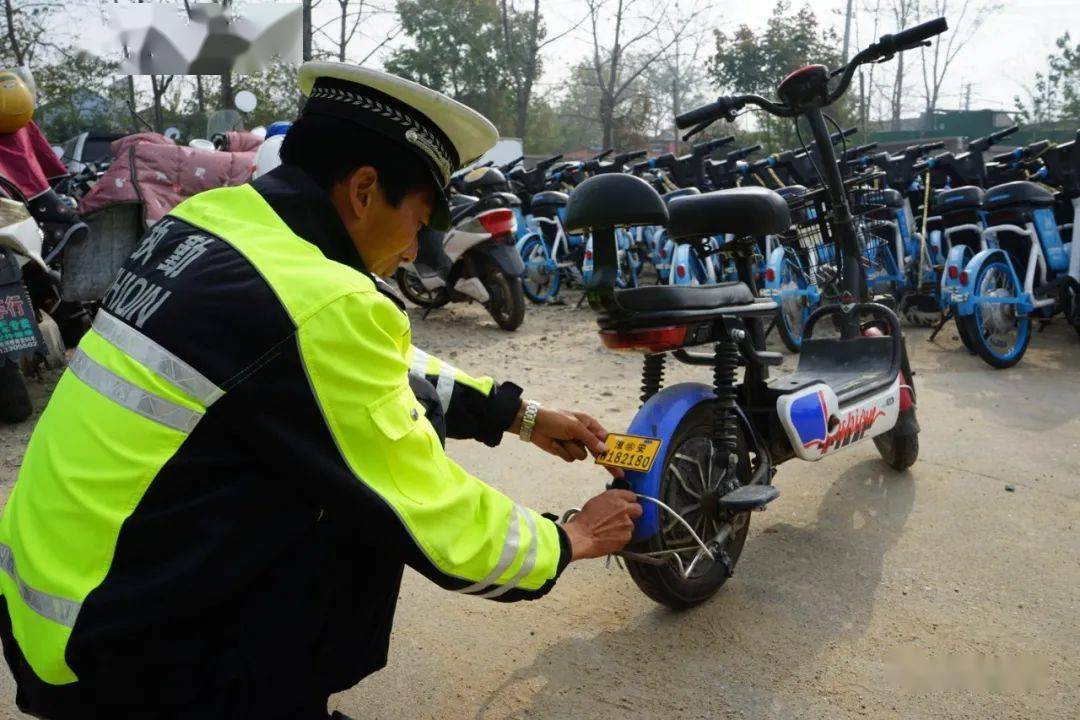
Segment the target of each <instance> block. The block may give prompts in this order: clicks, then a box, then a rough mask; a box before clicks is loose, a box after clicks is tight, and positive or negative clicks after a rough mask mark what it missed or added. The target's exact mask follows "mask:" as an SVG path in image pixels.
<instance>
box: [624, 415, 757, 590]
mask: <svg viewBox="0 0 1080 720" xmlns="http://www.w3.org/2000/svg"><path fill="white" fill-rule="evenodd" d="M712 429H713V404H712V403H702V404H700V405H698V406H697V407H695V408H694V409H693V410H691V411H690V412H688V413H687V414H686V416H685V417H684V418H683V419H682V421H681V422H680V423H679V426H678V428H677V429H676V431H675V435H674V437H673V438H672V439H671V443H670V444H669V445H668V450H667V454H666V455H665V457H664V465H663V472H662V474H661V478H660V490H659V493H658V494H659V499H660V500H662V501H663V502H664V503H665V504H667V505H668V506H669V507H671V508H673V509H675V510H677V511H678V512H679V514H680V515H682V516H683V518H684V519H686V521H687V522H688V523H689V524H690V525H691V526H692V527H693V528H694V532H696V533H697V534H698V536H699V537H700V538H701V539H702V540H703V541H704V542H705V543H709V541H710V540H711V539H712V538H714V537H716V536H717V534H718V533H719V532H720V529H721V528H722V527H723V526H724V525H725V524H728V523H730V525H731V532H730V533H729V534H728V536H727V539H726V540H725V541H724V543H723V545H722V546H721V547H720V549H719V550H714V555H715V557H716V560H709V559H708V557H707V556H701V557H698V558H697V562H696V563H695V564H693V570H692V571H691V572H690V573H689V575H688V576H687V575H686V574H684V572H682V571H680V565H679V564H678V563H677V562H676V561H675V560H671V561H669V562H668V563H667V564H664V565H649V564H645V563H641V562H634V561H632V560H630V561H628V562H627V569H628V570H629V572H630V577H631V578H633V580H634V582H635V583H636V584H637V586H638V587H639V588H641V591H642V592H644V593H645V594H646V595H648V596H649V597H650V598H652V599H653V600H655V601H656V602H658V603H660V604H662V605H666V606H668V607H670V608H672V609H675V610H682V609H685V608H690V607H693V606H695V605H698V604H700V603H702V602H704V601H706V600H708V599H709V598H710V597H712V596H713V595H714V594H716V591H717V590H719V589H720V586H721V585H723V584H724V583H725V582H726V581H727V579H728V577H730V575H731V572H732V571H733V570H734V569H735V563H737V562H738V561H739V556H740V555H741V554H742V549H743V545H744V544H745V543H746V534H747V532H748V531H749V529H750V513H749V512H741V513H733V512H730V511H725V510H723V509H722V508H721V507H720V506H719V503H718V502H717V501H718V500H719V498H721V497H723V496H724V495H725V494H727V493H728V492H731V491H732V490H734V489H735V488H736V487H738V486H740V485H744V484H746V483H747V482H749V480H750V475H751V472H750V457H749V453H748V452H747V449H746V442H745V440H744V438H743V437H742V432H741V431H740V432H739V433H738V444H737V446H736V456H737V458H738V462H737V464H736V466H735V474H734V476H733V477H728V473H727V463H726V462H721V460H720V457H719V454H718V453H717V452H716V451H715V450H714V448H713V441H712V432H713V431H712ZM644 502H648V501H647V500H646V501H644ZM697 548H698V546H697V545H696V543H694V541H693V539H692V537H691V536H690V533H689V532H688V531H687V530H686V528H684V527H683V526H682V524H680V523H679V522H678V520H676V519H675V518H674V517H672V516H671V515H670V513H668V512H667V511H665V510H661V512H660V532H659V533H657V534H656V535H654V536H653V537H651V538H650V539H648V540H645V541H640V542H638V543H635V544H634V545H632V546H631V548H630V549H631V550H633V551H635V552H641V553H655V552H661V551H665V552H668V553H670V552H671V551H673V550H677V551H678V553H677V554H678V555H679V558H680V560H681V562H682V564H681V567H683V568H689V567H690V565H691V563H694V558H695V556H696V555H697Z"/></svg>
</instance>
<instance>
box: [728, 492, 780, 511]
mask: <svg viewBox="0 0 1080 720" xmlns="http://www.w3.org/2000/svg"><path fill="white" fill-rule="evenodd" d="M778 497H780V490H779V489H777V488H775V487H773V486H772V485H743V486H742V487H740V488H736V489H734V490H732V491H731V492H729V493H728V494H727V495H725V496H724V497H722V498H720V501H719V504H720V507H722V508H724V509H725V510H734V511H736V512H740V511H744V510H754V509H756V508H759V507H764V506H766V505H768V504H769V503H771V502H772V501H773V500H775V499H776V498H778Z"/></svg>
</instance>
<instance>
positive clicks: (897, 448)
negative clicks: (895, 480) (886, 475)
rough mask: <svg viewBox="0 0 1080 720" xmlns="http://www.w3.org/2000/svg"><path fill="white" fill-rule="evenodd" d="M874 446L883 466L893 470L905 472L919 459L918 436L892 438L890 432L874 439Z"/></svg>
mask: <svg viewBox="0 0 1080 720" xmlns="http://www.w3.org/2000/svg"><path fill="white" fill-rule="evenodd" d="M874 445H876V446H877V449H878V453H879V454H880V455H881V459H882V460H884V461H885V464H886V465H888V466H889V467H891V468H892V469H893V470H907V469H908V468H909V467H911V466H912V465H914V464H915V461H916V460H918V459H919V436H918V435H917V434H916V435H905V436H903V437H895V436H893V432H892V430H890V431H889V432H887V433H885V434H883V435H878V436H877V437H875V438H874Z"/></svg>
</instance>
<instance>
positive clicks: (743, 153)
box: [724, 143, 761, 163]
mask: <svg viewBox="0 0 1080 720" xmlns="http://www.w3.org/2000/svg"><path fill="white" fill-rule="evenodd" d="M760 149H761V143H758V144H756V145H751V146H750V147H744V148H739V149H738V150H732V151H731V152H729V153H728V154H727V157H725V158H724V159H725V160H726V161H727V162H729V163H732V162H736V161H738V160H742V159H743V158H745V157H748V156H750V155H753V154H754V153H756V152H757V151H758V150H760Z"/></svg>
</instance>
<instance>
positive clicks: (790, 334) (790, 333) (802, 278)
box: [776, 255, 810, 353]
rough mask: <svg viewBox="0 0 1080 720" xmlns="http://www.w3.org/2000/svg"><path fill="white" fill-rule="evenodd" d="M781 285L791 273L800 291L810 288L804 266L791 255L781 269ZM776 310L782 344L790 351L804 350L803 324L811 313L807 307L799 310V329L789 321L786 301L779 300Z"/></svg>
mask: <svg viewBox="0 0 1080 720" xmlns="http://www.w3.org/2000/svg"><path fill="white" fill-rule="evenodd" d="M780 272H781V278H780V280H781V283H783V282H784V276H785V275H787V274H788V273H790V274H791V275H790V276H791V277H792V278H793V280H794V282H795V283H796V284H797V285H798V286H799V289H800V290H805V289H806V288H807V287H808V286H809V284H810V283H809V282H808V281H807V278H806V273H805V272H803V269H802V265H801V264H800V263H799V261H798V258H797V257H794V256H790V255H785V258H784V264H783V266H782V267H781V270H780ZM777 305H778V307H777V309H776V329H777V332H778V333H779V334H780V342H782V343H784V347H786V348H787V349H788V350H789V351H791V352H793V353H798V352H800V351H801V350H802V331H803V328H802V326H801V325H802V324H805V323H806V318H807V317H808V316H809V314H810V313H809V312H808V310H807V308H806V307H805V306H800V307H801V309H800V310H799V313H800V318H801V323H800V327H799V328H795V327H792V326H791V324H790V323H789V320H788V314H787V313H786V312H785V311H784V301H783V300H782V299H779V300H778V302H777Z"/></svg>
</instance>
